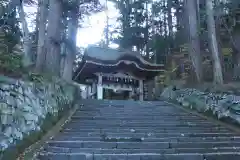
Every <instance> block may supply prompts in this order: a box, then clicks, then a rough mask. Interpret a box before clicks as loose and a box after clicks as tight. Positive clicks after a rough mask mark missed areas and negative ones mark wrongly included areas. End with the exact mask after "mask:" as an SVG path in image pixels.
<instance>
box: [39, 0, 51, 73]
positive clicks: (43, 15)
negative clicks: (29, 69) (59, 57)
mask: <svg viewBox="0 0 240 160" xmlns="http://www.w3.org/2000/svg"><path fill="white" fill-rule="evenodd" d="M38 3H39V5H40V6H39V15H40V18H39V28H38V30H39V32H38V45H37V46H38V47H37V62H36V69H37V71H39V72H41V71H42V70H43V64H44V61H45V55H46V53H45V50H44V41H45V37H46V36H45V35H46V24H47V12H48V8H47V7H48V0H39V2H38Z"/></svg>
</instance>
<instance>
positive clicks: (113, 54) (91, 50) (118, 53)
mask: <svg viewBox="0 0 240 160" xmlns="http://www.w3.org/2000/svg"><path fill="white" fill-rule="evenodd" d="M96 49H99V50H96ZM101 50H105V52H101ZM86 51H87V52H85V53H86V54H87V56H90V57H93V58H96V59H100V60H117V59H119V58H120V57H123V56H125V55H131V56H135V57H136V58H138V59H139V60H140V61H141V62H142V63H144V64H148V65H151V66H162V64H155V63H151V62H149V61H147V60H145V59H144V58H143V57H142V56H141V54H140V53H139V52H136V51H131V50H127V49H124V48H117V49H114V48H110V47H102V46H97V45H90V46H89V47H87V49H86ZM107 52H110V54H107Z"/></svg>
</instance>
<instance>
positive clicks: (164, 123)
mask: <svg viewBox="0 0 240 160" xmlns="http://www.w3.org/2000/svg"><path fill="white" fill-rule="evenodd" d="M83 103H84V106H82V107H79V109H78V110H77V112H76V113H75V114H74V115H73V117H72V120H71V122H69V123H68V124H67V125H65V126H64V129H63V131H62V132H61V133H59V134H58V135H57V136H56V137H55V138H54V139H52V140H50V141H48V142H47V143H46V145H45V146H44V150H43V151H41V153H40V155H39V159H40V160H47V159H48V160H53V159H54V160H228V159H229V160H240V135H237V134H236V133H234V132H232V131H230V130H228V129H227V128H225V127H224V126H219V125H217V124H214V123H213V122H210V121H207V120H205V119H202V118H200V117H198V116H196V115H194V114H191V113H187V112H184V111H183V110H181V109H180V108H177V107H174V106H172V105H170V104H167V103H165V102H135V101H97V100H91V101H84V102H83Z"/></svg>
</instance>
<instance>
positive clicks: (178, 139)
mask: <svg viewBox="0 0 240 160" xmlns="http://www.w3.org/2000/svg"><path fill="white" fill-rule="evenodd" d="M107 138H108V139H107V140H108V141H111V140H112V141H123V140H124V141H133V140H134V139H132V137H124V138H122V137H107ZM52 140H54V141H71V140H72V141H104V139H103V138H102V137H69V136H63V135H59V136H56V137H54V138H53V139H52ZM141 141H143V142H195V143H197V142H218V141H219V142H220V141H229V142H232V141H233V142H240V137H164V138H151V137H144V138H142V139H141Z"/></svg>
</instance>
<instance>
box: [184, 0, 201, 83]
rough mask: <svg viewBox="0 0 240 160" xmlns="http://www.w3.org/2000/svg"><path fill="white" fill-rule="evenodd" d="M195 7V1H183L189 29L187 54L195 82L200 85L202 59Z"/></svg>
mask: <svg viewBox="0 0 240 160" xmlns="http://www.w3.org/2000/svg"><path fill="white" fill-rule="evenodd" d="M196 6H197V5H196V1H194V0H185V7H186V10H187V17H188V29H189V54H190V57H191V60H192V63H193V67H194V69H195V73H196V77H197V80H198V82H199V83H200V82H201V81H202V57H201V53H200V40H199V35H198V22H197V13H196Z"/></svg>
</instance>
